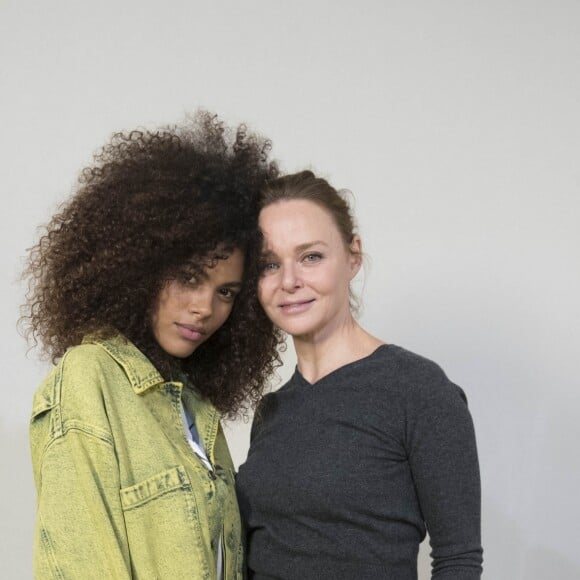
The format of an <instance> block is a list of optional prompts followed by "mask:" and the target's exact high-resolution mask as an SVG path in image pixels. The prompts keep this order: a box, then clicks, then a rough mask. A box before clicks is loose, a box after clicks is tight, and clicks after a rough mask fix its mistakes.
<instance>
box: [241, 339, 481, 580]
mask: <svg viewBox="0 0 580 580" xmlns="http://www.w3.org/2000/svg"><path fill="white" fill-rule="evenodd" d="M237 489H238V498H239V502H240V508H241V511H242V516H243V519H244V520H245V524H246V530H247V534H248V565H249V573H250V578H253V579H254V580H265V579H273V578H277V579H300V580H310V579H312V580H314V579H316V580H324V579H328V580H331V579H332V580H339V579H353V580H354V579H356V580H366V579H368V580H371V579H372V580H376V579H378V578H385V579H389V580H416V578H417V553H418V548H419V543H420V542H421V541H422V540H423V539H424V537H425V533H426V530H428V532H429V536H430V540H431V547H432V558H433V575H432V578H433V579H436V580H478V579H479V578H480V576H481V562H482V548H481V540H480V483H479V468H478V461H477V451H476V445H475V435H474V431H473V423H472V420H471V416H470V414H469V411H468V409H467V404H466V399H465V395H464V393H463V391H462V390H461V389H460V388H459V387H458V386H456V385H454V384H453V383H451V382H450V381H449V380H448V379H447V377H446V376H445V374H444V373H443V371H442V370H441V369H440V368H439V367H438V366H437V365H436V364H435V363H433V362H431V361H429V360H427V359H425V358H422V357H420V356H418V355H416V354H413V353H411V352H409V351H407V350H405V349H403V348H401V347H398V346H395V345H383V346H381V347H379V348H378V349H377V350H376V351H375V352H374V353H373V354H371V355H370V356H368V357H366V358H364V359H361V360H359V361H356V362H353V363H351V364H348V365H346V366H344V367H341V368H339V369H337V370H336V371H334V372H332V373H330V374H329V375H327V376H325V377H323V378H322V379H320V380H319V381H318V382H316V383H315V384H310V383H308V382H307V381H306V380H305V379H304V378H303V377H302V376H301V374H300V373H299V372H298V371H296V372H295V374H294V376H293V377H292V378H291V380H290V381H289V382H288V383H287V384H285V385H284V386H283V387H282V388H281V389H280V390H279V391H277V392H275V393H271V394H269V395H267V396H266V397H265V398H264V400H263V402H262V404H261V406H260V410H259V413H258V415H257V418H256V419H255V421H254V425H253V428H252V443H251V447H250V451H249V455H248V459H247V462H246V463H245V464H244V465H243V466H242V467H241V468H240V471H239V474H238V478H237Z"/></svg>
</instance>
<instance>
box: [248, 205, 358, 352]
mask: <svg viewBox="0 0 580 580" xmlns="http://www.w3.org/2000/svg"><path fill="white" fill-rule="evenodd" d="M260 228H261V230H262V232H263V234H264V238H265V248H264V256H263V261H264V269H263V272H262V277H261V279H260V284H259V298H260V303H261V304H262V307H263V308H264V310H265V311H266V314H267V315H268V317H269V318H270V319H271V320H272V322H274V324H276V325H277V326H279V327H280V328H281V329H282V330H284V331H285V332H287V333H289V334H290V335H292V336H293V337H294V338H304V339H309V340H314V341H317V340H320V339H324V338H327V337H328V336H330V335H331V334H332V333H333V332H334V331H336V330H337V329H339V328H340V327H341V325H342V324H343V323H345V322H347V321H349V320H350V319H351V311H350V305H349V284H350V281H351V280H352V278H353V277H354V276H355V275H356V273H357V272H358V270H359V269H360V239H359V238H358V236H355V237H354V239H353V242H352V244H351V246H350V247H346V245H345V243H344V240H343V239H342V237H341V234H340V232H339V230H338V227H337V226H336V224H335V223H334V221H333V219H332V217H331V215H330V214H329V213H328V211H326V210H325V209H323V208H322V207H321V206H319V205H318V204H317V203H314V202H312V201H307V200H302V199H298V200H287V201H279V202H276V203H273V204H271V205H268V206H266V207H265V208H264V209H263V210H262V211H261V213H260Z"/></svg>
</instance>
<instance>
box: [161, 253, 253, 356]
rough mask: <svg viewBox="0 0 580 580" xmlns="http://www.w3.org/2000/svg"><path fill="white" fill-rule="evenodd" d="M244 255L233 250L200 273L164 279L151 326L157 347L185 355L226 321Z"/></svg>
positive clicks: (236, 289) (235, 292)
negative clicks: (213, 265) (168, 279)
mask: <svg viewBox="0 0 580 580" xmlns="http://www.w3.org/2000/svg"><path fill="white" fill-rule="evenodd" d="M243 270H244V256H243V254H242V252H241V251H240V250H234V251H233V252H232V253H231V254H230V255H229V256H228V257H227V258H226V259H223V260H222V259H219V260H217V261H216V265H215V267H213V268H206V269H205V270H204V271H203V272H202V274H201V275H198V276H190V275H188V274H187V273H185V272H184V273H183V274H181V275H180V274H179V273H178V275H177V277H176V279H174V280H170V281H169V282H167V283H166V284H165V285H164V286H163V288H162V289H161V292H160V293H159V296H158V297H157V303H156V305H155V308H154V312H153V316H152V319H151V325H152V329H153V334H154V336H155V339H156V340H157V343H158V344H159V346H160V347H161V348H162V349H163V350H164V351H165V352H166V353H167V354H169V355H171V356H174V357H177V358H187V357H188V356H190V355H191V354H193V352H194V351H195V349H196V348H197V347H198V346H199V345H200V344H202V343H203V342H205V341H206V340H207V339H208V338H209V337H210V336H211V335H212V334H213V333H214V332H215V331H216V330H218V329H219V328H220V326H221V325H222V324H223V323H224V322H225V321H226V320H227V318H228V316H229V315H230V312H231V311H232V308H233V305H234V299H235V297H236V295H237V294H238V292H239V291H240V288H241V286H242V275H243Z"/></svg>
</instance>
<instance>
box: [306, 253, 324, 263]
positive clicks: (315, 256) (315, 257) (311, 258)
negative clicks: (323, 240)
mask: <svg viewBox="0 0 580 580" xmlns="http://www.w3.org/2000/svg"><path fill="white" fill-rule="evenodd" d="M321 259H322V254H319V253H318V252H312V253H310V254H306V256H304V261H305V262H318V261H319V260H321Z"/></svg>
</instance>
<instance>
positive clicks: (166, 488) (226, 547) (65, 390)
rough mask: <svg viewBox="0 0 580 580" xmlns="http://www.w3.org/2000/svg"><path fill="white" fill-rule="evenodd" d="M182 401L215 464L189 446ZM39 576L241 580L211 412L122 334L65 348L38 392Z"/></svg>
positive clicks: (238, 545) (221, 445) (226, 461)
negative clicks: (220, 562) (220, 578)
mask: <svg viewBox="0 0 580 580" xmlns="http://www.w3.org/2000/svg"><path fill="white" fill-rule="evenodd" d="M180 400H182V401H183V404H184V406H185V407H186V408H187V409H188V411H189V412H190V414H191V416H192V417H195V420H196V425H197V430H198V432H199V435H200V438H201V440H202V442H203V445H204V447H205V450H206V452H207V456H208V458H209V460H210V461H211V463H212V465H213V467H214V471H213V472H212V471H210V470H208V469H207V468H206V467H205V466H204V465H203V463H202V462H201V460H200V459H199V458H198V457H197V456H196V455H195V454H194V453H193V451H192V449H191V447H190V445H189V443H188V441H187V439H186V437H185V432H184V427H183V422H182V418H181V407H180ZM30 441H31V449H32V463H33V467H34V477H35V482H36V489H37V493H38V511H37V516H36V528H35V539H34V572H35V577H36V578H42V579H47V578H59V579H64V578H67V579H68V578H74V579H77V578H78V579H81V578H82V579H83V580H86V579H88V578H95V579H99V580H100V579H108V578H112V579H115V580H123V579H127V578H136V579H137V578H138V579H153V578H155V579H165V578H167V579H172V580H175V579H178V580H179V579H186V578H192V579H200V580H201V579H204V580H206V579H207V580H213V579H215V578H216V575H217V572H216V559H217V550H218V545H219V539H220V536H222V542H223V554H224V580H232V579H236V580H237V579H239V578H242V577H243V572H242V570H243V549H242V545H243V542H242V528H241V523H240V517H239V512H238V505H237V500H236V496H235V491H234V468H233V465H232V461H231V458H230V454H229V451H228V447H227V443H226V440H225V437H224V434H223V431H222V429H221V425H220V416H219V414H218V412H217V411H216V410H215V408H214V407H213V406H212V405H211V404H210V403H208V402H207V401H204V400H202V399H201V398H200V397H198V396H197V395H196V393H195V392H194V391H193V390H192V389H191V388H186V387H184V385H183V384H182V383H179V382H167V381H164V380H163V378H162V377H161V375H160V374H159V373H158V372H157V370H156V369H155V367H153V365H152V364H151V363H150V362H149V360H148V359H147V358H146V357H145V356H144V355H143V354H142V353H141V352H140V351H139V350H138V349H137V348H136V347H135V346H133V345H132V344H131V343H130V342H128V341H126V340H125V339H124V338H123V337H120V336H119V337H115V338H113V339H110V340H102V341H100V340H85V342H83V344H82V345H79V346H76V347H73V348H71V349H70V350H69V351H68V352H67V353H66V354H65V356H64V357H63V358H62V360H61V361H60V362H59V364H58V365H57V366H56V367H55V368H54V369H53V370H52V372H51V373H50V374H49V376H48V377H47V378H46V379H45V381H44V382H43V383H42V384H41V385H40V387H39V389H38V391H37V392H36V394H35V396H34V403H33V412H32V419H31V426H30Z"/></svg>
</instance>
